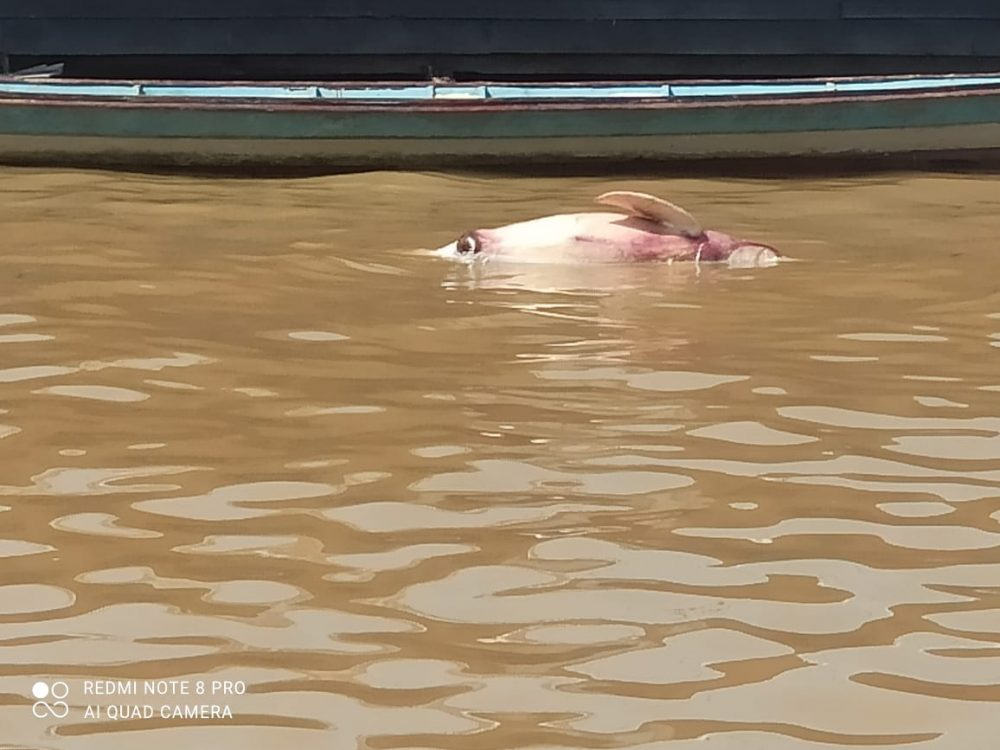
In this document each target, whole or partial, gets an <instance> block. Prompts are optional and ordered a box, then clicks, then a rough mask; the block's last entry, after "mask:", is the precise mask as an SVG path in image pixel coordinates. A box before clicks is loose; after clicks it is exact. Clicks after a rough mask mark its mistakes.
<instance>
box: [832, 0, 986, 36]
mask: <svg viewBox="0 0 1000 750" xmlns="http://www.w3.org/2000/svg"><path fill="white" fill-rule="evenodd" d="M843 17H844V18H870V19H875V18H900V19H903V18H905V19H914V18H933V19H942V20H943V19H951V20H958V19H979V20H983V21H988V20H991V19H993V20H995V19H1000V2H997V0H844V2H843ZM992 25H993V29H994V31H993V33H995V34H998V35H1000V27H998V26H997V24H995V23H994V24H992Z"/></svg>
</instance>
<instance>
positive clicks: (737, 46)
mask: <svg viewBox="0 0 1000 750" xmlns="http://www.w3.org/2000/svg"><path fill="white" fill-rule="evenodd" d="M0 49H2V50H3V51H4V52H6V53H8V54H24V55H29V54H31V55H199V54H201V55H238V54H243V55H271V54H276V55H277V54H300V55H309V54H313V55H331V54H340V55H424V56H430V55H441V54H451V55H490V54H529V55H530V54H534V55H567V54H573V55H605V56H606V55H660V54H670V55H728V56H733V55H736V56H738V55H852V54H858V55H910V56H919V55H952V56H965V55H979V56H990V55H992V56H996V55H1000V35H998V34H997V33H996V28H995V24H984V23H982V22H979V21H971V20H945V21H905V20H900V21H888V20H844V21H838V22H824V21H715V22H711V21H675V22H661V23H655V22H649V21H617V22H612V21H545V20H536V21H526V20H517V21H502V20H493V21H485V20H471V19H459V20H453V21H449V22H447V23H443V22H441V21H433V20H421V19H410V20H402V19H380V20H376V19H355V18H352V19H271V20H269V21H268V22H267V23H261V22H259V21H254V20H249V19H199V20H194V19H174V20H168V19H160V20H156V21H149V20H146V21H142V20H124V19H107V20H95V19H68V20H62V21H59V22H53V21H40V20H28V19H7V20H4V21H2V22H0Z"/></svg>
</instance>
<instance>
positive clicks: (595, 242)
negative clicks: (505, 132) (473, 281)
mask: <svg viewBox="0 0 1000 750" xmlns="http://www.w3.org/2000/svg"><path fill="white" fill-rule="evenodd" d="M597 202H598V203H600V204H603V205H605V206H611V207H613V208H615V209H617V210H618V211H619V212H618V213H611V212H592V213H580V214H556V215H554V216H543V217H542V218H540V219H531V220H530V221H522V222H519V223H517V224H508V225H506V226H502V227H497V228H495V229H476V230H473V231H471V232H466V233H465V234H463V235H462V236H461V237H459V238H458V239H457V240H455V241H454V242H451V243H449V244H447V245H445V246H444V247H442V248H439V249H438V250H436V251H435V254H436V255H439V256H441V257H444V258H450V259H453V260H461V261H465V262H473V261H480V260H493V259H496V260H506V261H512V262H515V263H581V262H584V263H629V262H636V261H664V262H667V263H672V262H674V261H693V262H696V263H698V262H701V263H708V262H717V261H727V262H729V264H730V265H734V266H741V267H743V266H760V265H770V264H772V263H775V262H776V261H777V260H778V258H779V257H780V253H779V252H778V251H777V250H775V249H774V248H773V247H768V246H767V245H761V244H758V243H756V242H748V241H746V240H741V239H737V238H735V237H732V236H730V235H728V234H725V233H723V232H715V231H713V230H711V229H707V230H706V229H703V228H702V226H701V224H700V223H699V222H698V220H697V219H695V218H694V217H693V216H692V215H691V214H689V213H688V212H687V211H685V210H684V209H683V208H681V207H680V206H675V205H674V204H673V203H670V202H669V201H665V200H663V199H661V198H656V197H654V196H652V195H646V194H645V193H634V192H628V191H613V192H610V193H604V194H603V195H599V196H598V197H597Z"/></svg>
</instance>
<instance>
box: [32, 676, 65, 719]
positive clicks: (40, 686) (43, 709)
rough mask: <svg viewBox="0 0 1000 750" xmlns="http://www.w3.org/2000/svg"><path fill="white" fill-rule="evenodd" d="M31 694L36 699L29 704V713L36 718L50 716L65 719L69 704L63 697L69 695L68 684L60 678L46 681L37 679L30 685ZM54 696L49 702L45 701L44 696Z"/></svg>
mask: <svg viewBox="0 0 1000 750" xmlns="http://www.w3.org/2000/svg"><path fill="white" fill-rule="evenodd" d="M31 694H32V695H33V696H34V697H35V698H36V699H37V700H36V702H35V703H34V704H33V705H32V706H31V713H32V714H34V715H35V718H36V719H44V718H47V717H50V716H51V717H52V718H55V719H65V718H66V715H67V714H68V713H69V705H68V704H67V703H66V701H64V700H63V699H64V698H65V697H66V696H67V695H69V685H67V684H66V683H65V682H63V681H62V680H59V681H57V682H53V683H52V685H51V686H50V685H49V684H48V683H45V682H42V681H41V680H39V681H38V682H36V683H35V684H34V685H32V686H31ZM50 697H51V698H55V700H54V701H52V702H51V703H47V702H46V701H45V699H46V698H50Z"/></svg>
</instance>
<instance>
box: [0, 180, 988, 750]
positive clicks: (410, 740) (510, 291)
mask: <svg viewBox="0 0 1000 750" xmlns="http://www.w3.org/2000/svg"><path fill="white" fill-rule="evenodd" d="M0 187H2V196H3V204H2V206H0V238H2V252H0V358H2V359H0V509H2V511H3V512H0V555H2V556H3V560H2V565H0V727H2V729H0V747H4V748H53V749H58V748H70V749H72V750H76V749H77V748H79V749H80V750H119V749H120V750H131V749H132V748H137V747H141V748H148V749H149V750H163V749H171V750H172V749H174V748H179V747H191V748H240V749H255V748H278V747H294V748H297V749H299V750H311V749H312V748H324V749H329V748H355V747H359V748H360V747H365V748H449V749H450V748H454V749H464V748H474V749H475V748H535V749H538V748H642V749H643V750H651V749H652V748H658V749H659V748H662V749H664V750H684V749H685V748H700V747H705V746H706V745H705V744H704V743H705V742H706V740H707V741H709V744H708V745H707V746H708V747H711V748H720V749H724V750H729V749H733V750H736V749H738V750H748V749H750V748H760V749H762V750H771V749H776V750H781V749H783V748H810V749H813V750H817V749H822V748H842V747H886V746H890V747H895V746H905V747H917V748H934V749H935V750H938V749H953V748H963V749H965V748H968V749H975V748H988V747H993V746H994V745H995V742H996V737H997V734H998V732H1000V712H998V706H997V703H998V702H1000V522H998V521H1000V281H998V278H997V258H998V252H1000V183H998V181H997V179H996V178H994V177H989V176H961V175H946V174H939V175H932V174H907V175H897V174H888V175H886V174H883V175H879V176H875V177H841V178H830V179H816V178H799V179H796V178H789V179H772V180H747V179H742V180H737V179H723V178H718V179H703V180H696V179H651V178H648V177H644V178H642V179H627V178H624V177H623V178H610V177H604V178H600V179H598V178H565V179H559V178H544V179H543V178H535V179H532V178H512V177H498V176H492V177H474V176H467V177H462V176H446V175H434V174H388V173H386V174H366V175H350V176H336V177H322V178H310V179H297V180H292V179H289V180H268V181H252V180H227V179H205V178H194V177H180V176H137V175H120V174H118V175H116V174H105V173H99V172H73V171H67V172H53V171H41V170H3V171H0ZM616 188H632V189H638V190H646V191H649V192H654V193H657V194H660V195H663V196H664V197H668V198H671V199H673V200H675V201H677V202H678V203H681V204H682V205H684V206H686V207H687V208H688V209H689V210H691V211H692V212H693V213H695V214H696V215H697V216H699V217H700V218H701V219H702V220H703V221H704V223H705V224H706V225H709V226H711V227H713V228H718V229H723V230H727V231H731V232H733V233H736V234H740V235H743V236H747V237H751V238H753V239H756V240H759V241H764V242H768V243H771V244H773V245H775V246H777V247H780V248H782V249H783V250H785V251H786V252H787V253H788V254H790V255H792V256H794V257H795V258H797V259H798V262H795V263H785V264H782V265H780V266H779V267H777V268H770V269H755V270H729V269H720V268H711V267H707V266H704V267H702V268H700V269H694V268H692V267H686V268H680V267H677V266H674V267H667V266H653V265H645V266H632V267H578V268H568V267H556V266H551V267H545V266H536V267H519V268H501V267H499V266H495V267H488V268H487V269H486V270H485V271H484V272H482V273H475V272H470V271H469V270H468V269H466V268H462V267H455V266H452V265H449V264H448V263H446V262H444V261H439V260H437V259H431V258H428V257H425V256H424V255H421V254H420V253H419V252H416V251H418V250H419V249H421V248H432V247H436V246H438V245H441V244H444V243H445V242H447V241H449V240H451V239H453V238H454V237H455V236H457V234H459V233H460V232H461V231H463V230H466V229H470V228H473V227H477V226H491V225H496V224H499V223H504V222H509V221H514V220H518V219H522V218H529V217H532V216H536V215H540V214H544V213H549V212H558V211H565V210H577V209H585V208H587V207H588V206H589V205H590V203H589V202H590V199H591V197H592V196H594V195H596V194H597V193H599V192H601V191H604V190H608V189H616ZM171 681H172V682H171ZM227 681H228V684H229V689H228V690H229V692H227V688H226V687H224V686H225V685H226V684H227ZM36 682H42V683H44V684H45V686H46V687H48V689H49V693H48V694H46V695H44V699H39V698H38V694H33V693H32V690H33V686H34V685H35V683H36ZM199 683H201V684H199ZM147 685H152V688H150V689H153V690H155V691H158V692H157V693H156V694H154V695H149V694H145V693H144V691H145V690H146V689H147ZM244 687H245V691H244V690H243V688H244ZM132 689H134V690H135V691H136V693H134V694H129V693H127V692H125V693H123V694H122V693H121V691H128V690H132ZM185 689H187V692H186V693H185V692H182V691H184V690H185ZM200 689H202V690H204V692H199V690H200ZM40 690H41V689H40ZM115 691H119V692H118V693H116V692H115ZM163 691H166V693H165V694H164V693H163ZM42 692H43V693H44V690H42ZM101 692H105V693H106V692H111V693H112V694H111V695H107V694H100V693H101ZM62 696H66V697H65V699H64V700H63V701H62V703H64V704H65V706H66V708H65V712H66V715H65V716H56V715H55V714H56V713H62V712H63V710H62V708H60V705H59V703H60V701H59V700H58V699H59V698H60V697H62ZM199 706H206V707H207V708H206V709H204V711H205V713H201V712H202V711H203V709H201V708H198V707H199ZM213 706H214V707H215V708H214V709H213V708H212V707H213ZM147 707H148V708H147ZM192 707H194V708H192ZM177 710H179V711H180V715H177V714H175V713H173V712H174V711H177ZM164 711H165V712H166V713H165V714H164V713H163V712H164ZM185 711H195V712H196V713H195V714H190V713H189V714H187V715H185V714H184V712H185ZM213 711H217V712H218V714H219V715H217V716H214V717H213V715H212V712H213ZM137 712H138V713H137ZM143 712H146V713H149V712H152V715H151V716H147V715H145V714H144V713H143ZM226 714H231V716H228V715H226Z"/></svg>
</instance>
